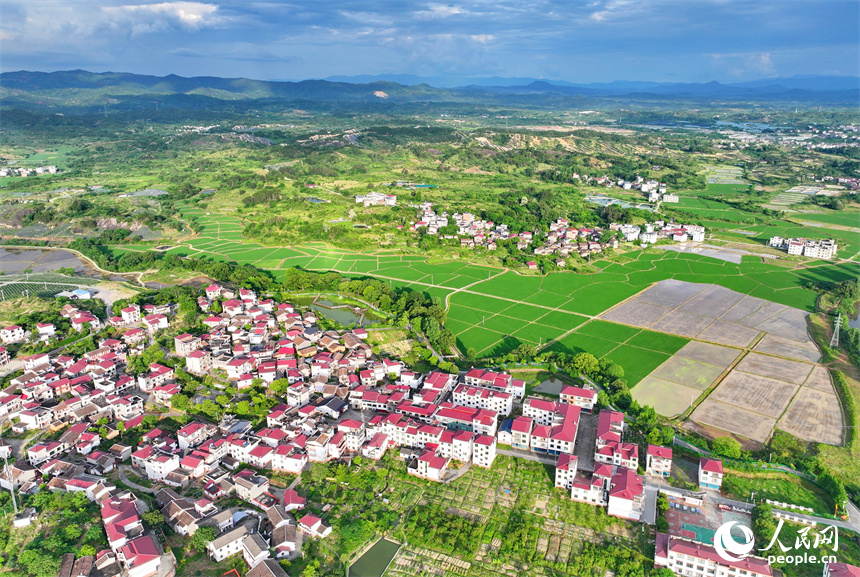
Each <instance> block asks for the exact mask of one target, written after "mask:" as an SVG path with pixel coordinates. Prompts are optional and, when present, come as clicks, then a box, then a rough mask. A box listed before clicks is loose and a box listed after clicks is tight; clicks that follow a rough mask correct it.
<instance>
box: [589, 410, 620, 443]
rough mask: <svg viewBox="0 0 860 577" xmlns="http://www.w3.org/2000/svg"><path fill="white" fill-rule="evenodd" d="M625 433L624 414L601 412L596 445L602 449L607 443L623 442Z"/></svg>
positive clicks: (598, 418)
mask: <svg viewBox="0 0 860 577" xmlns="http://www.w3.org/2000/svg"><path fill="white" fill-rule="evenodd" d="M623 432H624V413H620V412H618V411H600V415H599V416H598V417H597V431H596V439H595V443H596V444H597V448H598V449H601V448H602V447H604V446H605V445H606V444H607V443H612V442H615V443H619V442H621V434H622V433H623Z"/></svg>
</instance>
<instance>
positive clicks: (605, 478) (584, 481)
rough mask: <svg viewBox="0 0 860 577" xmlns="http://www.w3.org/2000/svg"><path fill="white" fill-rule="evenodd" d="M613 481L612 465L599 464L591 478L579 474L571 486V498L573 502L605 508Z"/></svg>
mask: <svg viewBox="0 0 860 577" xmlns="http://www.w3.org/2000/svg"><path fill="white" fill-rule="evenodd" d="M611 479H612V466H611V465H600V464H597V465H596V466H595V467H594V472H593V473H592V474H591V475H590V476H587V475H584V474H582V475H581V474H579V473H577V474H576V476H575V477H574V478H573V481H572V482H571V484H570V498H571V499H572V500H573V501H579V502H581V503H588V504H590V505H599V506H601V507H605V506H606V505H607V503H608V495H607V491H608V490H609V485H610V480H611Z"/></svg>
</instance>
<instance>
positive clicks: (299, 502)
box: [284, 489, 307, 511]
mask: <svg viewBox="0 0 860 577" xmlns="http://www.w3.org/2000/svg"><path fill="white" fill-rule="evenodd" d="M305 504H307V499H305V498H304V497H302V496H300V495H299V494H298V493H297V492H296V491H295V489H285V490H284V509H286V510H287V511H295V510H298V509H304V508H305Z"/></svg>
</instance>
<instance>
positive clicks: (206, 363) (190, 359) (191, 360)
mask: <svg viewBox="0 0 860 577" xmlns="http://www.w3.org/2000/svg"><path fill="white" fill-rule="evenodd" d="M185 368H186V369H187V370H188V372H189V373H193V374H195V375H204V374H206V373H208V372H209V370H210V369H211V368H212V353H210V352H209V351H206V350H201V349H197V350H195V351H192V352H190V353H188V355H186V356H185Z"/></svg>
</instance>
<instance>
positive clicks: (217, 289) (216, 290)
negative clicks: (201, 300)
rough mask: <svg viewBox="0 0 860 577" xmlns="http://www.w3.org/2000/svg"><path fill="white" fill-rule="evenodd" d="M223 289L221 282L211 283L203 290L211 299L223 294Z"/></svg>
mask: <svg viewBox="0 0 860 577" xmlns="http://www.w3.org/2000/svg"><path fill="white" fill-rule="evenodd" d="M221 290H222V289H221V285H219V284H211V285H209V286H208V287H206V288H205V289H203V291H204V292H205V293H206V298H207V299H209V300H210V301H211V300H215V299H217V298H218V297H219V296H221Z"/></svg>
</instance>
